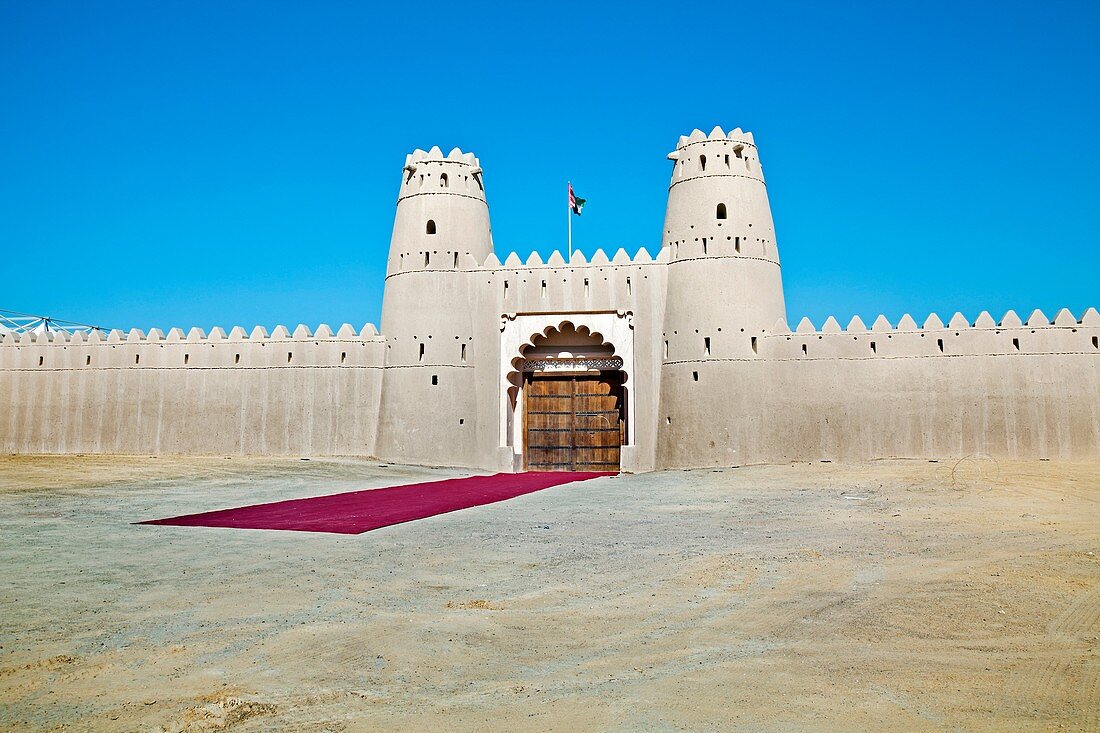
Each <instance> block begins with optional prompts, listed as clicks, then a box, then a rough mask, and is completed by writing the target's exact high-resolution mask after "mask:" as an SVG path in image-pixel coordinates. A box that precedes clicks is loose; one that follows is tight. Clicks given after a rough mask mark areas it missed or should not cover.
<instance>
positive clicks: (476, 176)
mask: <svg viewBox="0 0 1100 733" xmlns="http://www.w3.org/2000/svg"><path fill="white" fill-rule="evenodd" d="M474 183H476V184H477V189H478V190H479V191H484V190H485V186H483V185H481V173H475V174H474Z"/></svg>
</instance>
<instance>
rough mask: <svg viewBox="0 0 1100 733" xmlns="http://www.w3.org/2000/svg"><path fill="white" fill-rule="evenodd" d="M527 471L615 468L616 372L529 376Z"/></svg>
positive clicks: (618, 441)
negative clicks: (596, 374) (597, 374)
mask: <svg viewBox="0 0 1100 733" xmlns="http://www.w3.org/2000/svg"><path fill="white" fill-rule="evenodd" d="M524 391H525V404H526V410H525V412H524V428H525V429H524V433H525V435H526V442H525V443H524V451H523V458H524V465H525V467H526V469H527V470H528V471H618V470H619V451H620V447H621V446H622V442H623V441H622V436H623V410H622V404H623V400H622V380H621V373H620V372H603V373H602V374H601V375H600V376H595V375H578V376H531V377H528V379H527V382H526V384H525V386H524Z"/></svg>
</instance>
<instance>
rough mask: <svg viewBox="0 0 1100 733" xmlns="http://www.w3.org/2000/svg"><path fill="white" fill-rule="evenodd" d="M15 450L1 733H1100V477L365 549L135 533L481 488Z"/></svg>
mask: <svg viewBox="0 0 1100 733" xmlns="http://www.w3.org/2000/svg"><path fill="white" fill-rule="evenodd" d="M462 473H463V472H461V471H455V470H432V469H424V468H408V467H397V466H380V465H379V464H378V463H377V462H368V461H352V460H316V459H315V460H312V461H298V460H271V459H265V460H242V459H240V458H234V459H231V460H230V459H224V458H207V459H167V458H156V459H154V458H93V457H53V458H49V457H40V458H0V568H2V569H3V580H4V582H3V584H2V585H0V608H2V618H0V728H3V729H5V730H17V731H21V730H52V729H59V730H142V731H148V730H156V731H160V730H169V731H179V730H188V731H191V730H227V729H230V730H233V731H267V730H294V731H344V730H348V731H352V730H364V731H384V730H416V731H430V730H508V731H516V730H534V731H542V730H547V731H548V730H558V731H573V730H606V731H636V730H644V731H719V730H745V731H799V730H805V731H826V730H829V731H832V730H851V731H857V730H858V731H866V730H897V731H923V730H974V731H995V730H996V731H1002V730H1012V731H1029V730H1035V731H1047V730H1051V731H1062V730H1098V729H1100V682H1098V681H1100V465H1098V464H1064V463H1050V462H1029V463H1024V462H1019V463H1006V462H995V461H991V460H977V459H969V460H965V461H962V462H959V463H956V462H954V461H951V462H940V463H927V462H901V461H892V462H880V463H874V464H868V465H859V466H843V465H835V464H813V465H794V466H773V467H753V468H740V469H725V470H716V471H710V470H705V471H685V472H669V473H653V474H647V475H639V476H621V477H616V478H605V479H598V480H594V481H589V482H585V483H580V484H574V485H566V486H561V487H557V488H553V489H549V490H547V491H543V492H539V493H536V494H532V495H529V496H524V497H520V498H518V499H515V500H512V501H509V502H504V503H501V504H496V505H493V506H488V507H481V508H475V509H470V510H466V511H463V512H459V513H455V514H450V515H443V516H439V517H434V518H431V519H427V520H423V521H419V522H415V523H411V524H406V525H400V526H395V527H390V528H386V529H382V530H379V531H375V532H370V533H367V534H364V535H359V536H350V537H349V536H337V535H325V534H311V533H297V532H271V531H255V530H230V529H200V528H186V527H159V526H137V525H133V524H131V522H133V521H136V520H142V519H152V518H157V517H163V516H171V515H176V514H180V513H185V512H194V511H202V510H207V509H215V508H224V507H229V506H237V505H242V504H248V503H256V502H258V501H268V500H275V499H283V498H292V497H298V496H308V495H317V494H325V493H333V492H336V491H343V490H350V489H356V488H364V487H369V486H381V485H389V484H395V483H405V482H410V481H416V480H422V479H425V478H443V477H448V476H453V475H461V474H462Z"/></svg>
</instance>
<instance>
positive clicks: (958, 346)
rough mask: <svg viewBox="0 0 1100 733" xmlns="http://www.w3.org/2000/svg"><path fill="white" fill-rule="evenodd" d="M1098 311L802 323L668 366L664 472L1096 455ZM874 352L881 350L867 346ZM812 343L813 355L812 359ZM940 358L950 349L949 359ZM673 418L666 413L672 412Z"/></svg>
mask: <svg viewBox="0 0 1100 733" xmlns="http://www.w3.org/2000/svg"><path fill="white" fill-rule="evenodd" d="M1098 341H1100V316H1098V315H1097V313H1096V311H1095V310H1092V309H1090V310H1089V311H1088V312H1087V313H1086V314H1085V315H1084V316H1083V317H1082V319H1081V320H1080V321H1078V320H1076V319H1074V318H1073V317H1072V316H1071V315H1069V313H1068V311H1062V312H1061V313H1059V315H1058V317H1057V318H1056V319H1055V321H1054V323H1051V322H1049V321H1048V320H1047V319H1046V317H1045V316H1043V315H1042V314H1041V313H1039V312H1036V313H1035V314H1033V315H1032V317H1031V318H1029V319H1028V321H1027V323H1021V322H1020V319H1019V318H1017V317H1016V316H1015V314H1013V313H1011V312H1010V313H1009V314H1007V315H1006V316H1005V318H1004V319H1002V321H1001V322H1000V324H996V323H994V321H993V319H992V318H990V317H989V315H988V314H986V313H983V314H982V316H980V317H979V319H978V320H977V321H976V322H975V323H974V324H973V325H971V324H969V323H968V322H967V321H966V320H965V319H964V318H963V317H962V316H960V315H958V314H956V316H955V317H954V318H952V319H951V321H950V322H949V324H947V325H946V326H945V325H944V324H943V323H942V322H941V321H940V319H938V318H936V317H935V316H931V317H930V318H929V319H928V321H927V322H926V324H925V327H924V328H917V327H916V324H915V322H914V321H913V319H911V318H909V317H908V316H907V317H905V318H903V319H902V322H901V323H900V324H899V327H898V328H894V327H892V326H891V325H890V324H889V323H887V322H886V320H885V319H884V318H880V319H879V320H877V321H876V322H875V324H874V326H873V327H872V328H871V329H867V328H866V327H864V326H863V324H862V323H861V322H860V321H859V320H858V319H853V322H852V323H851V324H849V328H848V330H841V329H840V327H839V325H838V324H837V322H836V321H835V319H832V318H830V319H829V321H828V322H827V323H826V326H824V327H823V328H822V329H821V330H820V331H818V330H816V329H814V328H813V327H812V324H809V322H808V321H804V322H803V324H802V325H800V327H799V329H797V330H796V332H794V333H790V332H788V331H787V330H786V328H785V327H784V326H783V324H779V328H778V329H775V330H773V331H771V332H769V333H766V334H761V335H759V336H757V337H756V351H753V346H752V336H751V335H750V334H740V333H736V334H733V335H732V338H731V339H730V344H729V346H730V347H731V351H727V352H726V353H727V354H730V355H728V356H725V357H713V358H710V359H693V360H678V361H671V362H667V363H666V369H668V370H669V371H670V373H671V376H672V378H671V379H667V380H666V381H665V383H664V388H665V389H666V390H669V391H670V392H671V393H670V394H667V395H665V397H667V398H668V399H667V400H664V401H662V406H663V407H662V410H663V412H662V414H661V415H660V420H661V422H662V423H663V425H662V427H663V429H664V430H666V431H667V434H668V436H669V438H670V439H669V440H666V441H662V443H661V445H660V447H659V453H658V456H657V462H658V465H660V466H662V467H665V468H680V467H689V466H702V465H744V464H750V463H780V462H787V461H813V460H867V459H875V458H890V457H903V458H952V457H963V456H969V455H985V456H993V457H1006V458H1017V457H1019V458H1025V457H1026V458H1075V459H1096V458H1100V403H1098V402H1097V400H1096V395H1097V394H1100V344H1098ZM872 344H873V347H872ZM804 348H805V350H804ZM941 349H942V350H941ZM665 413H668V414H665Z"/></svg>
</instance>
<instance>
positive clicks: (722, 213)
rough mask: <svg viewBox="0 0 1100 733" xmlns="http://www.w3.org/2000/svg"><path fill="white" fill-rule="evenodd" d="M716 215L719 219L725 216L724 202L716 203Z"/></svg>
mask: <svg viewBox="0 0 1100 733" xmlns="http://www.w3.org/2000/svg"><path fill="white" fill-rule="evenodd" d="M717 217H718V218H719V219H725V218H726V205H725V204H718V212H717Z"/></svg>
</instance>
